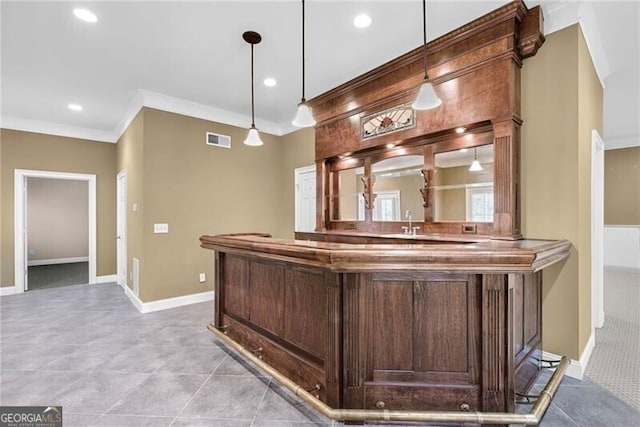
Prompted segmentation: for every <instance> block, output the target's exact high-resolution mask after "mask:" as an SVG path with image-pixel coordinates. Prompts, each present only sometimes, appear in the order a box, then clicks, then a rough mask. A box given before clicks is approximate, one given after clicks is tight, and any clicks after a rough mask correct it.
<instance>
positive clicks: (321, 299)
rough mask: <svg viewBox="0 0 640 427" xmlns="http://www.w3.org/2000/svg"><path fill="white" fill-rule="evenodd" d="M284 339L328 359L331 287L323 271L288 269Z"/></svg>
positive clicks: (286, 272) (286, 276)
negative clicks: (328, 300) (328, 291)
mask: <svg viewBox="0 0 640 427" xmlns="http://www.w3.org/2000/svg"><path fill="white" fill-rule="evenodd" d="M284 339H285V340H287V341H289V342H291V343H293V344H295V345H296V346H298V347H300V348H301V349H303V350H305V351H308V352H309V353H311V354H313V355H314V356H317V357H319V358H321V359H324V353H325V347H326V345H327V289H326V287H325V284H324V275H323V273H322V272H311V271H310V270H298V269H287V270H286V271H285V295H284Z"/></svg>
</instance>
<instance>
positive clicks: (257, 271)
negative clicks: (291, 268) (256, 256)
mask: <svg viewBox="0 0 640 427" xmlns="http://www.w3.org/2000/svg"><path fill="white" fill-rule="evenodd" d="M283 299H284V269H283V268H282V266H280V265H273V264H266V263H262V262H251V263H250V268H249V300H250V301H251V316H250V318H249V320H251V322H252V323H255V324H256V325H258V326H260V327H262V328H264V329H266V330H268V331H269V332H272V333H274V334H276V335H282V334H283V332H284V305H283V304H282V300H283Z"/></svg>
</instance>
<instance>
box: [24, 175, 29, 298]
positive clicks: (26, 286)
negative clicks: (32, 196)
mask: <svg viewBox="0 0 640 427" xmlns="http://www.w3.org/2000/svg"><path fill="white" fill-rule="evenodd" d="M28 181H29V180H28V179H27V178H25V180H24V185H23V187H22V197H23V201H24V205H23V211H22V214H23V217H22V220H23V221H24V222H23V224H24V228H23V230H24V235H23V236H24V245H23V249H24V254H23V255H24V264H23V265H24V267H23V268H24V290H25V291H28V290H29V261H28V260H29V223H28V221H27V218H29V216H28V215H27V209H28V208H29V204H28V203H27V201H28V200H29V198H28V197H27V194H28V193H27V185H28Z"/></svg>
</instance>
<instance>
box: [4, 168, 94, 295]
mask: <svg viewBox="0 0 640 427" xmlns="http://www.w3.org/2000/svg"><path fill="white" fill-rule="evenodd" d="M27 178H46V179H66V180H74V181H86V182H87V184H88V185H87V187H88V191H89V206H88V214H89V242H88V244H89V283H90V284H93V283H96V256H97V255H96V254H97V251H96V176H95V175H92V174H81V173H70V172H53V171H41V170H29V169H16V170H15V171H14V180H13V181H14V189H13V203H14V204H13V207H14V216H13V221H14V226H13V229H14V245H13V246H14V280H15V281H14V286H15V293H21V292H24V291H25V285H27V283H25V275H26V272H27V271H28V270H27V256H26V248H27V239H26V232H27V229H26V226H27V224H26V220H25V218H26V213H27V192H28V191H29V189H28V187H26V182H27Z"/></svg>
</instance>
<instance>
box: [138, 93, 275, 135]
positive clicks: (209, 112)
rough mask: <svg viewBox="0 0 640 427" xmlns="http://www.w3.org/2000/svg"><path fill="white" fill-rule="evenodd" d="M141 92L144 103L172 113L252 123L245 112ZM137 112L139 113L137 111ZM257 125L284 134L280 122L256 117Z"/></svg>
mask: <svg viewBox="0 0 640 427" xmlns="http://www.w3.org/2000/svg"><path fill="white" fill-rule="evenodd" d="M140 93H141V94H142V105H143V106H145V107H149V108H156V109H158V110H163V111H168V112H170V113H176V114H182V115H185V116H189V117H195V118H197V119H203V120H209V121H212V122H218V123H223V124H226V125H232V126H237V127H240V128H246V129H249V126H250V125H251V117H250V116H247V115H244V114H238V113H234V112H231V111H227V110H222V109H220V108H215V107H210V106H208V105H204V104H199V103H197V102H191V101H187V100H185V99H180V98H175V97H172V96H167V95H162V94H160V93H155V92H150V91H147V90H140ZM135 114H138V113H137V112H136V113H135ZM135 114H134V117H135ZM131 120H133V118H131ZM256 127H257V128H258V130H259V131H260V132H265V133H270V134H272V135H278V136H281V135H282V134H283V133H282V127H281V126H280V125H279V124H278V123H274V122H271V121H268V120H261V119H256Z"/></svg>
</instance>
